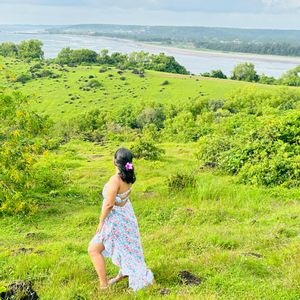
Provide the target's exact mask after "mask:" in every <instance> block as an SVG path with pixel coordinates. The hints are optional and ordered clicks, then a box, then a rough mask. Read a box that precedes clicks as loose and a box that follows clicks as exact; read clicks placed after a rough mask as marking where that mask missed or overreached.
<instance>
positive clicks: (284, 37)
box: [46, 24, 300, 56]
mask: <svg viewBox="0 0 300 300" xmlns="http://www.w3.org/2000/svg"><path fill="white" fill-rule="evenodd" d="M46 31H47V32H49V33H67V34H88V35H100V36H108V37H117V38H126V39H133V40H138V41H145V42H159V43H162V44H167V45H174V46H184V47H190V48H202V49H203V48H204V49H212V50H220V51H230V52H245V53H258V54H275V55H290V56H300V30H271V29H241V28H220V27H188V26H185V27H184V26H141V25H107V24H79V25H70V26H57V27H55V28H53V27H52V28H48V29H47V30H46Z"/></svg>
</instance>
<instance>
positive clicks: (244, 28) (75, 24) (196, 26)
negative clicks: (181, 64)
mask: <svg viewBox="0 0 300 300" xmlns="http://www.w3.org/2000/svg"><path fill="white" fill-rule="evenodd" d="M82 25H111V26H142V27H143V26H147V27H186V28H188V27H191V28H220V29H242V30H267V31H300V28H299V29H291V28H275V29H274V28H255V27H234V26H210V25H175V24H174V25H172V24H170V25H163V24H121V23H69V24H59V23H57V24H31V23H24V24H22V23H19V24H18V23H12V24H5V23H0V26H35V27H39V26H40V27H45V26H49V27H51V26H60V27H66V26H82Z"/></svg>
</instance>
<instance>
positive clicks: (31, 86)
mask: <svg viewBox="0 0 300 300" xmlns="http://www.w3.org/2000/svg"><path fill="white" fill-rule="evenodd" d="M0 64H2V66H3V68H4V69H7V70H10V72H11V73H12V74H14V75H19V74H21V73H24V72H26V71H28V70H29V67H30V65H31V66H32V65H34V63H31V64H24V63H22V62H18V61H15V60H11V59H10V60H9V59H6V60H5V61H2V63H1V59H0ZM47 69H49V70H51V71H53V72H54V73H55V74H57V75H60V76H61V77H59V78H56V79H52V78H37V79H34V80H30V81H28V82H27V83H26V84H25V85H22V83H14V84H12V83H9V82H7V81H6V80H5V77H4V74H5V72H4V71H2V73H0V79H2V82H3V83H4V84H3V85H4V86H6V87H8V88H12V87H14V88H17V89H19V90H21V91H23V92H24V93H26V94H30V95H32V96H34V97H35V98H36V99H37V100H38V101H37V102H36V103H33V105H34V106H35V108H36V109H37V111H38V112H40V113H45V114H49V115H50V116H51V118H52V119H53V120H55V121H59V120H61V119H62V118H63V119H64V120H66V119H68V118H72V117H76V115H78V114H79V113H82V112H83V111H87V110H90V109H92V108H100V109H109V110H111V109H118V108H119V107H122V106H123V105H126V106H127V107H128V108H129V107H130V105H133V106H134V105H136V104H139V103H145V104H147V103H149V102H157V103H182V104H184V103H189V102H193V101H195V100H197V99H199V98H201V97H211V98H216V99H218V98H222V97H226V95H227V94H228V93H230V92H232V91H234V90H236V89H240V88H245V87H247V86H253V85H255V86H257V87H258V88H264V89H276V88H277V87H274V86H273V87H272V86H266V85H260V84H253V83H247V82H238V81H233V80H221V79H213V78H204V77H199V76H193V77H190V76H188V75H179V74H167V73H159V72H154V71H147V72H146V76H145V77H144V78H141V77H139V76H138V75H136V74H132V72H131V71H124V72H122V74H119V73H118V72H119V71H118V70H117V69H115V68H111V69H108V70H107V71H105V72H103V73H100V72H99V70H100V69H103V68H101V67H99V66H78V67H75V68H70V67H64V68H62V67H60V66H58V65H50V66H49V67H47ZM90 76H93V79H96V80H98V81H100V82H101V83H102V84H103V86H102V87H101V88H98V89H93V88H92V89H90V90H89V91H84V90H82V89H80V87H84V86H85V85H86V84H87V82H88V81H89V80H91V79H90V78H89V77H90ZM166 80H167V81H168V82H169V84H167V85H162V83H163V82H164V81H166ZM74 96H75V98H77V99H75V100H72V97H74Z"/></svg>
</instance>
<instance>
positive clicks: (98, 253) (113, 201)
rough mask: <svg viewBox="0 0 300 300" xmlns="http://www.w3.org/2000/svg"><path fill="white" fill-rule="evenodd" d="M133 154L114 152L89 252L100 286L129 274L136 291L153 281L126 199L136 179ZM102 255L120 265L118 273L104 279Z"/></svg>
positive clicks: (131, 208)
mask: <svg viewBox="0 0 300 300" xmlns="http://www.w3.org/2000/svg"><path fill="white" fill-rule="evenodd" d="M132 159H133V155H132V153H131V152H130V151H129V150H128V149H126V148H120V149H118V150H117V151H116V153H115V155H114V165H115V166H116V174H115V175H113V176H112V177H111V178H110V180H109V182H107V183H106V184H105V185H104V187H103V191H102V195H103V197H104V200H103V204H102V212H101V215H100V220H99V221H100V222H99V226H98V228H97V232H96V234H95V236H94V237H93V239H92V240H91V241H90V244H89V249H88V251H89V254H90V257H91V259H92V262H93V264H94V267H95V269H96V271H97V274H98V277H99V281H100V288H101V289H105V288H107V287H108V286H109V285H111V284H113V283H116V282H118V281H120V280H122V279H123V278H125V277H128V280H129V287H130V288H132V289H133V290H134V291H137V290H139V289H141V288H143V287H145V286H147V285H150V284H152V283H153V281H154V277H153V274H152V272H151V270H149V269H147V267H146V264H145V260H144V255H143V249H142V245H141V240H140V233H139V227H138V223H137V219H136V217H135V214H134V211H133V207H132V205H131V202H130V200H129V197H128V196H129V194H130V192H131V189H132V184H133V183H134V182H135V174H134V167H133V164H132ZM104 257H110V258H111V259H112V262H113V263H114V264H115V265H117V266H118V267H119V268H120V271H119V273H118V275H117V276H116V277H115V278H113V279H111V280H109V281H108V280H107V277H106V272H105V261H104Z"/></svg>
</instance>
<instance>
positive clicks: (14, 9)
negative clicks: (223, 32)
mask: <svg viewBox="0 0 300 300" xmlns="http://www.w3.org/2000/svg"><path fill="white" fill-rule="evenodd" d="M83 23H89V24H96V23H98V24H140V25H178V26H180V25H183V26H212V27H241V28H270V29H299V30H300V0H77V1H71V0H0V24H40V25H41V24H44V25H55V24H59V25H65V24H83Z"/></svg>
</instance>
